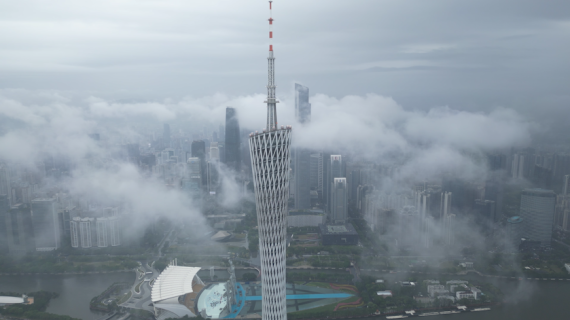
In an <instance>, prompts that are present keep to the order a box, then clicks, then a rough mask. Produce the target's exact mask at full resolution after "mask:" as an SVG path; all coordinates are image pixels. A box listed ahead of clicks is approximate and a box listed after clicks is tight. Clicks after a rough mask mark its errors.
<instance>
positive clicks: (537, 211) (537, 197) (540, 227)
mask: <svg viewBox="0 0 570 320" xmlns="http://www.w3.org/2000/svg"><path fill="white" fill-rule="evenodd" d="M555 207H556V194H555V193H554V192H553V191H551V190H545V189H525V190H523V192H522V196H521V211H520V216H521V218H522V219H523V236H524V237H525V238H527V239H528V240H530V241H538V242H540V245H541V246H544V247H549V246H550V244H551V241H552V227H553V223H554V210H555Z"/></svg>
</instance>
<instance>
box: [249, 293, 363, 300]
mask: <svg viewBox="0 0 570 320" xmlns="http://www.w3.org/2000/svg"><path fill="white" fill-rule="evenodd" d="M352 296H353V295H352V294H350V293H314V294H288V295H287V300H294V299H302V300H305V299H307V300H308V299H331V298H350V297H352ZM245 301H261V296H247V297H245Z"/></svg>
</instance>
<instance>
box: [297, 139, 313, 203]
mask: <svg viewBox="0 0 570 320" xmlns="http://www.w3.org/2000/svg"><path fill="white" fill-rule="evenodd" d="M294 161H295V163H294V170H295V209H297V210H304V209H310V208H311V152H310V151H309V150H307V149H303V148H297V149H296V150H295V158H294Z"/></svg>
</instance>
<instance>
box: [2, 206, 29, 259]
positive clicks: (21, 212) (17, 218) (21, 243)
mask: <svg viewBox="0 0 570 320" xmlns="http://www.w3.org/2000/svg"><path fill="white" fill-rule="evenodd" d="M0 201H1V200H0ZM0 210H1V209H0ZM5 222H6V240H7V244H8V251H9V252H10V253H11V254H25V253H27V252H30V251H34V250H35V242H34V236H33V231H32V212H31V211H30V206H29V205H28V204H24V203H18V204H16V205H15V206H12V208H10V210H9V212H8V214H7V215H6V220H5Z"/></svg>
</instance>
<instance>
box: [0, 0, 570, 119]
mask: <svg viewBox="0 0 570 320" xmlns="http://www.w3.org/2000/svg"><path fill="white" fill-rule="evenodd" d="M0 6H1V7H2V10H0V88H4V89H6V88H21V89H27V90H55V91H60V92H64V93H65V94H68V95H77V96H89V95H95V96H98V97H104V98H106V99H111V100H116V101H145V100H148V99H151V100H162V99H165V98H174V99H179V98H181V97H184V96H190V97H195V98H199V97H203V96H210V95H213V94H215V93H223V94H226V95H229V96H240V95H253V94H256V93H264V92H265V84H266V79H267V78H266V70H267V66H266V65H267V60H266V56H267V44H268V39H267V38H268V26H267V25H268V23H267V18H268V4H267V1H261V0H241V1H221V0H214V1H182V0H181V1H174V0H173V1H164V0H161V1H144V0H136V1H134V0H133V1H130V0H124V1H117V0H113V1H59V0H58V1H1V4H0ZM273 16H274V18H275V20H276V21H275V27H274V33H275V54H276V57H277V61H276V65H277V67H276V70H277V85H278V96H279V95H282V96H284V95H287V94H290V92H291V90H292V84H293V82H295V81H298V82H301V83H303V84H305V85H307V86H309V87H310V89H311V94H315V93H322V94H325V95H328V96H332V97H337V98H342V97H344V96H346V95H361V96H363V95H365V94H367V93H375V94H378V95H381V96H386V97H392V98H393V99H394V100H395V101H396V102H397V103H399V104H401V105H402V106H404V107H405V108H406V109H424V110H425V109H429V108H433V107H439V106H449V107H451V108H453V109H459V110H470V111H483V112H489V111H491V110H492V109H494V108H496V107H507V108H512V109H515V110H517V111H518V112H520V113H522V114H524V115H525V116H526V117H527V118H529V120H534V121H539V122H541V123H543V125H544V127H546V128H548V127H549V125H548V124H555V125H558V126H560V125H562V122H561V120H560V119H564V118H565V116H569V117H570V111H569V109H570V94H569V93H568V88H570V76H568V75H569V74H570V59H568V57H570V41H569V40H570V38H569V36H570V2H568V1H548V2H546V3H545V2H542V1H527V0H517V1H491V0H478V1H469V2H467V1H453V0H448V1H445V0H441V1H440V0H434V1H401V0H400V1H379V0H375V1H365V0H357V1H297V0H287V1H282V0H277V1H275V3H274V14H273ZM262 107H263V105H262V101H261V102H260V108H262Z"/></svg>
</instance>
